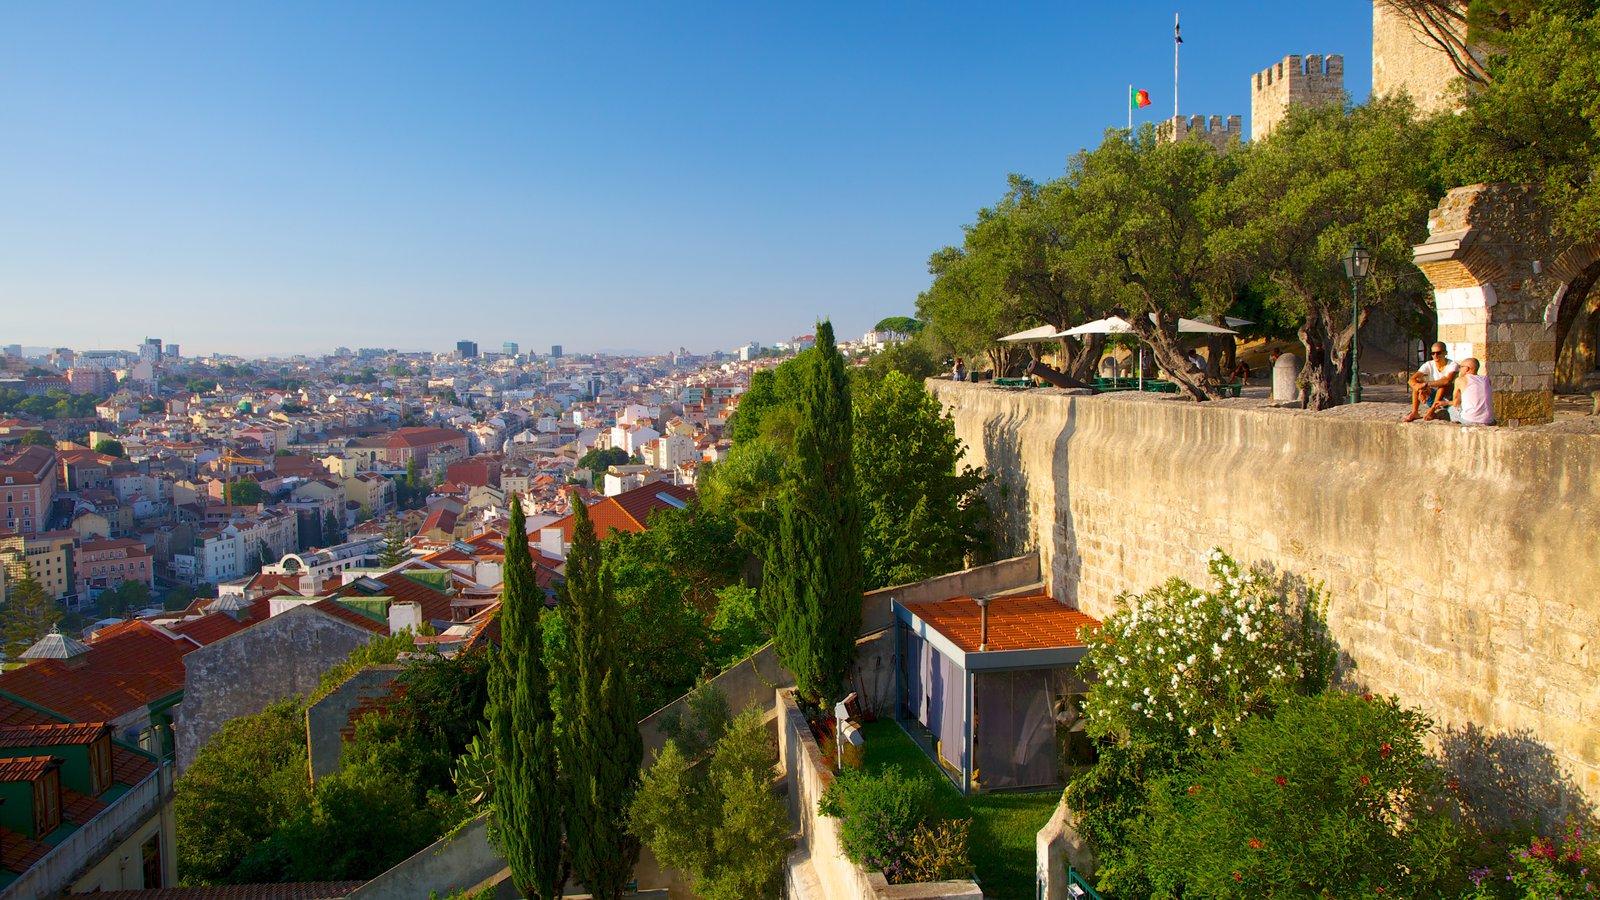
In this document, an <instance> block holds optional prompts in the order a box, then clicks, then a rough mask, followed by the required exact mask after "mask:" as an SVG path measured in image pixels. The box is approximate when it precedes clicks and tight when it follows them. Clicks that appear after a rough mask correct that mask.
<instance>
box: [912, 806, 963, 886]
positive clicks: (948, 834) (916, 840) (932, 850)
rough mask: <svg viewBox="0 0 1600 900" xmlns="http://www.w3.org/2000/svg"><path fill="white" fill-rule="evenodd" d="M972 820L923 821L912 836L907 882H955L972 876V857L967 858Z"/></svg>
mask: <svg viewBox="0 0 1600 900" xmlns="http://www.w3.org/2000/svg"><path fill="white" fill-rule="evenodd" d="M971 831H972V820H971V819H945V820H944V821H942V822H935V823H928V822H923V823H922V824H921V825H918V826H917V828H916V830H915V831H913V832H912V833H911V848H910V850H909V852H907V853H906V860H905V879H904V880H905V881H908V882H916V881H955V880H957V879H962V878H971V877H972V858H971V857H970V856H968V855H967V838H968V835H969V834H970V833H971Z"/></svg>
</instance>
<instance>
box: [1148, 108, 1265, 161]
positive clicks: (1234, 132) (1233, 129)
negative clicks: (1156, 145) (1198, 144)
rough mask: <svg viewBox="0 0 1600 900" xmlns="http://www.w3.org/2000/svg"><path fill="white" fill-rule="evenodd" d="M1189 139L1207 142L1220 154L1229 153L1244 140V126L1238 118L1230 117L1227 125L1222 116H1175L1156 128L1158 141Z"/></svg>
mask: <svg viewBox="0 0 1600 900" xmlns="http://www.w3.org/2000/svg"><path fill="white" fill-rule="evenodd" d="M1189 138H1194V139H1196V140H1201V141H1205V142H1206V143H1208V144H1210V145H1211V146H1212V148H1213V149H1215V150H1216V151H1217V152H1218V153H1227V152H1228V147H1229V145H1230V144H1232V143H1233V142H1234V141H1242V140H1244V126H1243V123H1242V121H1241V120H1240V118H1239V117H1238V116H1229V117H1228V120H1227V122H1226V123H1224V122H1223V120H1222V117H1221V116H1212V117H1211V121H1210V122H1209V123H1207V121H1206V117H1205V116H1188V117H1185V116H1173V117H1172V118H1170V119H1167V120H1166V121H1163V122H1162V123H1161V124H1159V125H1157V126H1156V140H1159V141H1161V142H1163V143H1165V142H1167V141H1182V140H1187V139H1189Z"/></svg>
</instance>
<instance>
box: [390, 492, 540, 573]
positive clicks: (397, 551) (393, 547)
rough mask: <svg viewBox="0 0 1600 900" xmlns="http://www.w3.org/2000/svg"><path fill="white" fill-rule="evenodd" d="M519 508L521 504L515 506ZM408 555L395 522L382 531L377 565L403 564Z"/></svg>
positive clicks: (402, 535) (397, 523) (404, 540)
mask: <svg viewBox="0 0 1600 900" xmlns="http://www.w3.org/2000/svg"><path fill="white" fill-rule="evenodd" d="M516 505H518V506H520V505H521V504H516ZM409 555H410V554H409V553H407V552H406V533H405V530H404V529H403V528H401V527H400V523H399V522H395V523H394V524H393V525H390V526H389V527H388V528H385V529H384V530H383V549H381V550H379V551H378V565H380V566H382V567H383V568H385V569H387V568H390V567H392V566H398V565H400V564H401V563H403V562H405V560H406V557H407V556H409Z"/></svg>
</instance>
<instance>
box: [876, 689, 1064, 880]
mask: <svg viewBox="0 0 1600 900" xmlns="http://www.w3.org/2000/svg"><path fill="white" fill-rule="evenodd" d="M863 731H864V732H865V736H866V742H867V769H868V771H872V772H876V771H879V770H881V769H884V768H886V767H888V766H899V767H900V768H901V769H902V770H904V771H907V772H920V773H923V774H926V775H927V776H929V777H930V778H933V779H934V780H935V781H937V782H938V783H939V805H940V811H941V812H943V813H944V815H946V816H948V817H951V818H959V819H965V818H971V819H972V838H971V846H970V850H971V854H972V864H973V865H974V866H975V867H976V868H977V870H978V881H979V882H981V883H982V885H983V892H984V895H985V896H987V897H995V898H999V900H1031V898H1032V897H1033V895H1034V881H1033V877H1034V873H1033V869H1034V847H1033V840H1034V836H1035V835H1036V834H1038V832H1039V829H1041V828H1043V827H1044V825H1045V823H1046V822H1048V821H1049V820H1050V816H1051V815H1052V814H1053V813H1054V812H1055V810H1056V802H1057V801H1059V800H1060V799H1061V792H1060V791H1055V790H1051V791H1031V792H1026V793H998V794H974V795H972V796H971V797H962V796H961V794H960V792H958V791H957V790H956V789H955V786H954V785H952V784H951V783H950V781H949V779H947V778H945V777H944V775H943V774H942V773H941V772H940V771H939V770H938V768H936V767H935V766H934V764H933V762H932V761H931V760H929V759H928V757H927V756H926V755H924V754H923V752H922V750H921V749H920V748H918V747H917V745H916V744H914V743H912V741H911V738H909V737H907V736H906V733H905V732H904V731H902V730H900V726H899V725H896V724H895V723H894V722H892V721H887V720H883V721H878V722H873V723H872V724H870V725H867V726H866V727H865V728H864V729H863Z"/></svg>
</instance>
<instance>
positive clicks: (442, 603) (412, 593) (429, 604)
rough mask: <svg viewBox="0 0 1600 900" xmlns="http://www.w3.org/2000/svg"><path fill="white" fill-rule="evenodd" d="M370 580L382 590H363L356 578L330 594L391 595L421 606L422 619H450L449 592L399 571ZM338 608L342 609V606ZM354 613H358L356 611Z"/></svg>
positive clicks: (357, 595)
mask: <svg viewBox="0 0 1600 900" xmlns="http://www.w3.org/2000/svg"><path fill="white" fill-rule="evenodd" d="M372 580H373V581H377V582H379V583H381V584H382V585H383V590H382V591H381V592H376V591H374V592H369V591H366V590H363V589H362V587H361V580H360V579H358V580H356V581H352V582H350V583H349V584H346V585H341V586H340V587H339V589H338V590H336V591H334V592H333V594H332V596H334V597H391V598H393V599H395V600H397V601H413V602H416V603H418V604H420V605H421V606H422V618H423V621H427V622H440V621H443V622H448V621H450V600H451V597H450V595H449V594H446V593H443V592H440V591H436V590H434V589H433V588H431V587H428V586H427V585H425V584H423V583H421V582H420V581H417V580H416V579H415V578H407V577H406V576H405V574H404V573H401V572H388V573H385V574H383V575H378V576H375V577H373V578H372ZM314 605H316V606H318V607H320V606H321V604H320V603H319V604H314ZM340 608H341V609H343V608H344V607H340ZM356 615H360V614H359V613H357V614H356ZM362 618H364V619H365V618H366V617H365V616H362ZM367 621H368V622H371V621H372V620H371V619H367Z"/></svg>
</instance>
